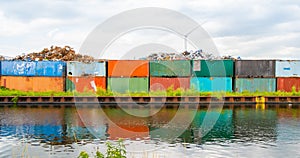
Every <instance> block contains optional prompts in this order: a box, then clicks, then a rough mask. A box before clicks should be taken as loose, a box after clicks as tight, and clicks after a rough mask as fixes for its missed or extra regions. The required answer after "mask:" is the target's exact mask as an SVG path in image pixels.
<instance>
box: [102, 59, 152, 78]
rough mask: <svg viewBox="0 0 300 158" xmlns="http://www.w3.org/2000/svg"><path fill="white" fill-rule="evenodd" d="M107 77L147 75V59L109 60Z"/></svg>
mask: <svg viewBox="0 0 300 158" xmlns="http://www.w3.org/2000/svg"><path fill="white" fill-rule="evenodd" d="M107 69H108V70H107V71H108V76H109V77H148V76H149V61H147V60H109V61H108V67H107Z"/></svg>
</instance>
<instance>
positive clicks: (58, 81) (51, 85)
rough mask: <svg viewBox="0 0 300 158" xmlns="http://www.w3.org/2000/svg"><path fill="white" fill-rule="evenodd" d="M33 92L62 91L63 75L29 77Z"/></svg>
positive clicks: (63, 87) (63, 85) (63, 86)
mask: <svg viewBox="0 0 300 158" xmlns="http://www.w3.org/2000/svg"><path fill="white" fill-rule="evenodd" d="M31 78H32V82H33V91H35V92H47V91H54V92H63V91H65V78H64V77H31Z"/></svg>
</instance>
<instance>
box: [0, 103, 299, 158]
mask: <svg viewBox="0 0 300 158" xmlns="http://www.w3.org/2000/svg"><path fill="white" fill-rule="evenodd" d="M127 110H130V109H126V111H127ZM133 110H134V111H136V109H133ZM141 110H142V112H144V113H146V111H147V109H141ZM126 111H123V110H121V109H103V110H102V109H98V108H79V109H77V110H76V109H75V108H0V149H1V151H0V157H4V156H11V155H12V154H13V153H15V154H16V155H17V156H18V154H22V152H25V153H27V154H29V155H31V156H34V155H40V154H42V155H45V156H51V155H60V156H62V157H67V155H72V156H75V157H76V156H77V155H76V153H77V151H81V150H86V151H90V152H92V151H95V148H96V147H97V146H98V147H101V150H103V151H105V145H104V144H103V143H104V141H107V140H116V139H118V138H119V137H126V138H129V139H131V140H129V139H128V140H127V139H126V140H125V144H126V147H127V149H128V151H130V153H131V154H132V155H135V156H138V155H139V154H140V153H139V152H136V151H140V150H143V151H144V152H145V151H146V150H147V152H148V150H149V153H148V154H150V155H151V151H152V154H156V155H165V156H166V155H167V157H169V156H171V155H178V154H179V155H183V156H193V157H194V156H195V155H197V154H206V155H209V156H212V157H220V156H221V157H222V156H224V157H237V156H238V157H243V156H246V157H252V156H265V157H279V155H282V154H283V153H286V152H289V153H288V154H287V155H290V154H294V155H295V154H299V152H298V147H299V145H300V132H299V131H300V126H299V125H300V124H299V120H300V112H299V110H298V109H266V110H256V109H234V110H233V109H223V110H222V111H221V112H218V111H211V112H209V113H208V112H207V111H206V109H202V110H198V111H197V112H196V113H195V112H194V111H193V110H183V111H177V109H162V110H161V111H159V112H158V113H156V114H155V115H152V116H150V117H135V116H132V115H128V114H126ZM148 111H149V110H148ZM149 113H151V111H149ZM176 113H177V114H178V113H179V114H178V115H179V116H178V117H179V118H180V119H181V120H182V122H181V121H178V120H177V121H176V122H174V123H172V124H168V122H170V121H171V120H172V119H173V118H174V116H175V114H176ZM191 116H195V117H194V118H193V121H192V122H191V124H190V125H189V126H188V128H187V129H185V128H183V127H184V126H183V124H185V123H186V122H185V121H186V120H185V119H183V118H184V117H191ZM204 120H205V121H204ZM214 122H215V123H214ZM206 131H208V133H207V134H206V135H204V134H203V133H205V132H206ZM150 138H152V139H150ZM75 141H76V143H75ZM25 149H26V150H25ZM282 149H285V151H282V152H279V151H280V150H282ZM29 151H31V152H29ZM168 152H169V153H170V154H166V153H168ZM275 153H277V154H275ZM144 154H145V153H144ZM141 155H143V154H141ZM19 156H20V155H19ZM60 156H59V157H60ZM154 157H155V155H154Z"/></svg>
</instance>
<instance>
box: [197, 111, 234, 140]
mask: <svg viewBox="0 0 300 158" xmlns="http://www.w3.org/2000/svg"><path fill="white" fill-rule="evenodd" d="M232 114H233V112H232V109H223V110H222V111H217V110H215V111H214V110H211V111H207V110H199V111H198V112H197V114H196V116H195V118H194V121H193V123H192V127H193V128H196V129H198V131H197V133H195V137H197V135H196V134H198V137H202V140H204V141H209V140H213V139H216V138H218V139H230V138H231V137H232V136H233V134H234V127H233V123H232V122H233V121H232Z"/></svg>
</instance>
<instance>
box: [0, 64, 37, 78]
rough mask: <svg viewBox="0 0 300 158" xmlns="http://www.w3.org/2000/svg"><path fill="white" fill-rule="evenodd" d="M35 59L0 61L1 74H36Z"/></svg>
mask: <svg viewBox="0 0 300 158" xmlns="http://www.w3.org/2000/svg"><path fill="white" fill-rule="evenodd" d="M36 65H37V62H35V61H1V75H2V76H36Z"/></svg>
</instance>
